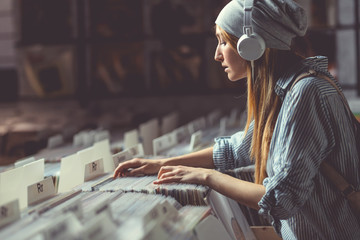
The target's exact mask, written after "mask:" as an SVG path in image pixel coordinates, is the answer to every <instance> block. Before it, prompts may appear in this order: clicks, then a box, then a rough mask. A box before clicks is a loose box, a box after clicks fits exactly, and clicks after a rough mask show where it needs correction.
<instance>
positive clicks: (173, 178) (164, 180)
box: [153, 176, 182, 184]
mask: <svg viewBox="0 0 360 240" xmlns="http://www.w3.org/2000/svg"><path fill="white" fill-rule="evenodd" d="M181 179H182V177H179V176H171V177H166V178H162V179H158V180H155V181H154V182H153V183H154V184H164V183H175V182H180V181H181Z"/></svg>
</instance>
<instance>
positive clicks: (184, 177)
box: [154, 166, 217, 185]
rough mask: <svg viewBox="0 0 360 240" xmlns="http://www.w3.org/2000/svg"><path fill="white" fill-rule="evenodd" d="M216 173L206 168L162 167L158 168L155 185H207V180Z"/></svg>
mask: <svg viewBox="0 0 360 240" xmlns="http://www.w3.org/2000/svg"><path fill="white" fill-rule="evenodd" d="M216 173H217V171H215V170H213V169H207V168H198V167H186V166H164V167H161V168H160V171H159V173H158V180H156V181H154V183H155V184H162V183H173V182H181V183H193V184H200V185H207V181H208V178H209V177H210V176H211V175H214V174H216Z"/></svg>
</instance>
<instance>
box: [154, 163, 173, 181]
mask: <svg viewBox="0 0 360 240" xmlns="http://www.w3.org/2000/svg"><path fill="white" fill-rule="evenodd" d="M176 168H177V167H173V166H164V167H161V168H160V170H159V172H158V175H157V177H158V179H160V178H161V176H162V175H163V174H165V173H167V172H170V171H173V170H174V169H176Z"/></svg>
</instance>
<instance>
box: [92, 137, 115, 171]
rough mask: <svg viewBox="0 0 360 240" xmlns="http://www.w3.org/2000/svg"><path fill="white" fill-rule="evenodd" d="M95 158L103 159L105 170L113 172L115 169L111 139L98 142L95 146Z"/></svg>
mask: <svg viewBox="0 0 360 240" xmlns="http://www.w3.org/2000/svg"><path fill="white" fill-rule="evenodd" d="M93 148H94V149H93V159H94V160H95V159H101V158H102V159H103V161H104V172H106V173H108V172H113V171H114V169H115V166H114V162H113V159H112V154H111V149H110V143H109V139H105V140H102V141H99V142H96V143H95V144H94V146H93Z"/></svg>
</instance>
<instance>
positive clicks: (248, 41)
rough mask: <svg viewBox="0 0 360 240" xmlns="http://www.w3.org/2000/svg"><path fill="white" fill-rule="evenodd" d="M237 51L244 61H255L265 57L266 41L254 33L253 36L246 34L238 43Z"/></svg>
mask: <svg viewBox="0 0 360 240" xmlns="http://www.w3.org/2000/svg"><path fill="white" fill-rule="evenodd" d="M237 50H238V53H239V55H240V56H241V57H242V58H243V59H245V60H247V61H254V60H256V59H259V58H260V57H261V56H262V55H263V53H264V51H265V41H264V39H263V38H262V37H261V36H259V35H257V34H256V33H253V34H252V35H251V36H248V35H246V34H244V35H242V36H241V38H240V39H239V41H238V42H237Z"/></svg>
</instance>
